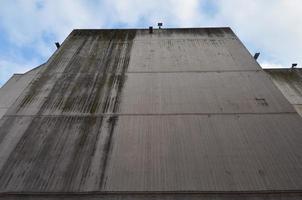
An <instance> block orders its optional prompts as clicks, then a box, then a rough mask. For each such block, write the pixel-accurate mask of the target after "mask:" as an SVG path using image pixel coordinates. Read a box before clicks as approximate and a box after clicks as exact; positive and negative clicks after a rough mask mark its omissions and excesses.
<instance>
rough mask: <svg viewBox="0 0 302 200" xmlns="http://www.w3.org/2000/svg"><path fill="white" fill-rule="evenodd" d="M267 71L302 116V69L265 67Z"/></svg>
mask: <svg viewBox="0 0 302 200" xmlns="http://www.w3.org/2000/svg"><path fill="white" fill-rule="evenodd" d="M265 72H267V73H268V74H269V75H270V76H271V79H272V80H273V82H274V83H275V85H276V86H277V87H278V88H279V89H280V90H281V92H282V93H283V95H284V96H285V97H286V98H287V99H288V101H289V102H290V103H291V104H292V105H293V106H294V108H295V109H296V110H297V112H298V113H299V114H300V115H301V116H302V69H265Z"/></svg>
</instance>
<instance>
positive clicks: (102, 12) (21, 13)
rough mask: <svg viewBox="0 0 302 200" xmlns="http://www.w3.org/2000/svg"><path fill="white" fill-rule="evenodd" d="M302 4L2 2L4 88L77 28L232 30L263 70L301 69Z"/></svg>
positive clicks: (296, 0)
mask: <svg viewBox="0 0 302 200" xmlns="http://www.w3.org/2000/svg"><path fill="white" fill-rule="evenodd" d="M301 8H302V1H301V0H265V1H263V0H249V1H242V0H185V1H184V0H165V1H162V0H90V1H87V0H1V1H0V86H1V85H2V84H3V83H5V82H6V81H7V80H8V78H9V77H10V76H12V74H13V73H23V72H26V71H27V70H29V69H31V68H33V67H35V66H38V65H40V64H42V63H43V62H45V61H46V60H47V59H48V58H49V57H50V55H51V54H52V53H53V52H54V51H55V45H54V42H55V41H59V42H62V41H63V40H64V39H65V38H66V36H67V35H68V34H69V33H70V32H71V31H72V30H73V29H75V28H129V27H130V28H136V27H137V28H147V27H148V26H150V25H153V26H156V24H157V22H159V21H162V22H163V23H164V26H165V27H212V26H224V27H225V26H230V27H231V28H232V29H233V30H234V31H235V33H236V34H237V35H238V36H239V37H240V39H241V40H242V41H243V42H244V44H245V45H246V46H247V47H248V49H249V51H250V52H251V53H252V54H253V53H255V52H258V51H259V52H261V56H260V59H259V62H260V63H261V64H262V66H263V67H290V66H291V63H293V62H297V63H299V64H300V66H301V64H302V54H301V52H302V26H301V24H302V17H301V12H300V10H301Z"/></svg>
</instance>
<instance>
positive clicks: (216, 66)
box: [0, 28, 302, 199]
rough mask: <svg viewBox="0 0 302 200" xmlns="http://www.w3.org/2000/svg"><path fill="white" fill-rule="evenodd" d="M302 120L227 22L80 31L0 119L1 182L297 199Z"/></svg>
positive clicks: (158, 195) (132, 194) (28, 189)
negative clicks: (201, 26) (202, 26)
mask: <svg viewBox="0 0 302 200" xmlns="http://www.w3.org/2000/svg"><path fill="white" fill-rule="evenodd" d="M301 125H302V119H301V118H300V117H299V115H298V114H297V113H296V111H295V109H294V108H293V107H292V105H291V104H290V103H289V102H288V101H287V100H286V99H285V97H284V96H283V95H282V93H281V92H280V91H279V90H278V89H277V87H275V86H274V84H273V83H272V81H270V79H269V76H268V75H267V74H265V73H264V72H263V71H262V69H261V68H260V67H259V65H258V64H257V63H256V61H255V60H254V59H253V58H252V56H251V55H250V54H249V53H248V51H247V50H246V49H245V47H244V46H243V45H242V43H241V42H240V41H239V39H238V38H237V37H236V36H235V35H234V33H233V32H232V31H231V30H230V29H229V28H209V29H163V30H154V33H153V34H149V31H148V30H75V31H73V32H72V33H71V34H70V36H69V37H68V38H67V39H66V41H65V42H64V43H63V45H62V46H61V48H60V49H59V50H58V51H57V52H56V53H55V54H54V55H53V56H52V58H51V59H50V60H49V61H48V62H47V63H46V64H45V67H44V69H43V71H41V72H40V73H38V75H37V76H36V77H35V78H34V79H33V81H32V82H31V83H30V85H29V86H28V87H26V88H25V90H24V91H23V92H22V93H21V95H20V96H19V97H18V98H17V100H16V101H15V102H14V103H13V104H12V105H11V106H10V108H9V110H8V111H7V113H6V114H5V115H4V116H3V118H2V119H1V121H0V127H1V129H0V182H1V183H2V184H0V191H1V192H2V194H3V197H5V198H8V197H9V198H24V197H28V198H30V197H34V196H35V195H36V196H35V197H36V198H48V197H49V198H50V197H51V198H64V197H66V196H64V195H67V196H68V195H72V194H73V195H76V194H79V196H78V198H84V199H85V198H88V197H89V198H94V197H95V198H97V197H99V198H105V199H106V198H107V199H120V198H126V199H127V198H128V199H132V198H136V199H150V198H153V199H175V198H186V199H188V198H191V199H194V198H195V199H196V198H204V199H223V198H225V199H229V198H233V197H234V196H236V194H237V197H236V198H239V197H240V199H258V198H267V199H278V198H279V199H281V198H292V199H298V198H299V197H301V189H302V157H301V152H302V135H301ZM7 192H8V193H10V194H7ZM62 192H63V193H62ZM93 192H97V193H93ZM106 192H107V193H106ZM12 193H14V194H12ZM106 194H110V195H111V196H110V195H107V196H106ZM211 194H214V195H215V196H207V195H211ZM37 195H38V196H37ZM39 195H40V196H39ZM60 195H61V196H60ZM81 195H82V196H81ZM91 195H92V196H91ZM93 195H95V196H93ZM104 195H105V196H104ZM139 195H140V196H139ZM169 195H170V196H169ZM177 195H179V196H177ZM181 195H183V196H181ZM194 195H197V196H194ZM198 195H199V196H198ZM232 195H234V196H232ZM0 197H1V196H0ZM66 198H67V197H66Z"/></svg>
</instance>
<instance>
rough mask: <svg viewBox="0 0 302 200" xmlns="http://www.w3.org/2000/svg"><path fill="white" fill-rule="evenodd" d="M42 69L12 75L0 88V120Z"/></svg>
mask: <svg viewBox="0 0 302 200" xmlns="http://www.w3.org/2000/svg"><path fill="white" fill-rule="evenodd" d="M42 68H43V65H41V66H39V67H36V68H34V69H32V70H30V71H29V72H27V73H25V74H14V75H13V76H12V77H11V78H10V79H9V80H8V81H7V82H6V84H5V85H3V86H2V87H1V88H0V119H1V117H2V116H3V115H4V114H5V113H6V111H7V110H8V108H9V107H10V106H11V105H12V104H13V103H14V102H15V101H16V99H17V98H18V97H19V96H20V94H21V92H22V91H23V90H24V89H25V88H26V87H27V86H28V85H29V83H30V82H31V81H32V80H33V79H34V77H35V76H36V75H37V73H38V72H39V71H40V70H41V69H42Z"/></svg>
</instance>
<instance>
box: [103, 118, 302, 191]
mask: <svg viewBox="0 0 302 200" xmlns="http://www.w3.org/2000/svg"><path fill="white" fill-rule="evenodd" d="M289 124H290V125H289ZM112 137H113V138H112V140H113V142H112V153H111V155H110V159H109V165H108V167H107V170H106V182H105V185H104V186H103V189H104V190H108V191H257V190H290V189H293V190H295V189H297V190H299V189H300V188H301V187H302V174H301V173H300V172H301V170H302V158H301V155H300V152H301V149H302V135H301V118H300V117H299V115H297V114H281V115H278V114H276V115H271V114H268V115H257V114H256V115H209V116H206V115H205V116H200V115H199V116H195V115H194V116H190V115H186V116H132V117H128V116H120V117H119V118H118V122H117V125H116V127H115V131H114V133H113V136H112Z"/></svg>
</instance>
